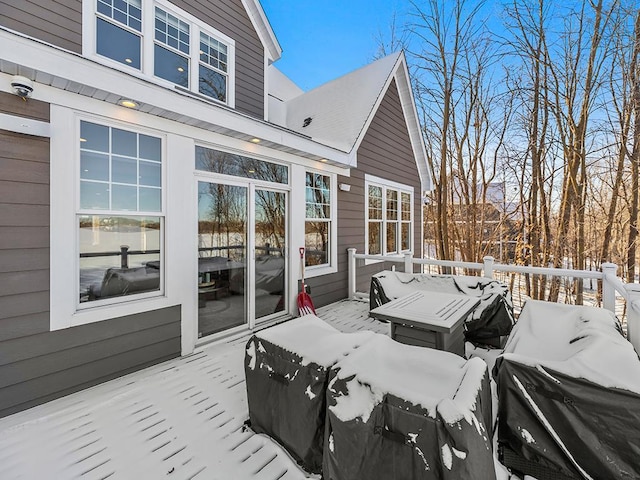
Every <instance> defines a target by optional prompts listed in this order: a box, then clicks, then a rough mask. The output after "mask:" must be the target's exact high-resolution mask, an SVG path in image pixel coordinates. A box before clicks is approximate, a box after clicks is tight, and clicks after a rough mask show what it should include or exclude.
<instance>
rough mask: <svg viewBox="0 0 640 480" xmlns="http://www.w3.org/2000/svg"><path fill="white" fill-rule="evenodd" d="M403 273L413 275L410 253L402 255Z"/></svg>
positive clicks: (411, 255)
mask: <svg viewBox="0 0 640 480" xmlns="http://www.w3.org/2000/svg"><path fill="white" fill-rule="evenodd" d="M404 273H413V254H412V253H411V252H407V253H405V254H404Z"/></svg>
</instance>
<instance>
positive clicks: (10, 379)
mask: <svg viewBox="0 0 640 480" xmlns="http://www.w3.org/2000/svg"><path fill="white" fill-rule="evenodd" d="M0 112H2V113H7V114H11V115H17V114H20V115H22V116H25V117H29V118H34V119H38V120H41V121H49V105H48V104H46V103H43V102H38V101H36V100H29V101H28V102H26V103H25V102H24V101H23V100H21V99H20V98H18V97H17V96H15V95H10V94H7V93H0ZM0 145H2V148H0V417H2V416H5V415H9V414H11V413H14V412H17V411H20V410H24V409H26V408H29V407H31V406H34V405H38V404H40V403H43V402H46V401H49V400H52V399H54V398H58V397H60V396H63V395H67V394H69V393H71V392H74V391H77V390H80V389H82V388H86V387H88V386H91V385H95V384H97V383H100V382H103V381H106V380H109V379H112V378H115V377H118V376H121V375H123V374H125V373H129V372H131V371H133V370H137V369H140V368H144V367H146V366H148V365H151V364H154V363H158V362H161V361H164V360H167V359H169V358H174V357H176V356H178V355H179V354H180V348H181V345H180V306H179V305H178V306H173V307H168V308H165V309H161V310H156V311H151V312H145V313H141V314H137V315H130V316H126V317H121V318H117V319H112V320H106V321H102V322H96V323H92V324H88V325H82V326H78V327H74V328H68V329H63V330H58V331H55V332H50V331H49V323H50V312H49V297H50V291H49V278H50V271H49V264H50V245H49V218H50V194H49V169H50V163H49V139H47V138H40V137H34V136H28V135H22V134H19V133H13V132H8V131H4V130H0Z"/></svg>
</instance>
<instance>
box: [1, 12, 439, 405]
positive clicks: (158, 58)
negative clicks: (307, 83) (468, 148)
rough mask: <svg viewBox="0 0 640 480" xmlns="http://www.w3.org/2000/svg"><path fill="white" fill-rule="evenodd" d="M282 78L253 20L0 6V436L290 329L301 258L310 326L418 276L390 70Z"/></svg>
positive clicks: (406, 158)
mask: <svg viewBox="0 0 640 480" xmlns="http://www.w3.org/2000/svg"><path fill="white" fill-rule="evenodd" d="M280 56H281V47H280V45H279V44H278V41H277V40H276V37H275V36H274V34H273V32H272V30H271V27H270V25H269V23H268V21H267V19H266V17H265V14H264V12H263V10H262V8H261V6H260V3H259V2H258V1H257V0H212V1H210V2H197V1H194V0H180V1H177V0H176V1H175V2H169V1H166V0H61V1H58V2H55V3H54V2H52V1H35V0H25V1H23V2H18V3H16V2H13V1H11V2H10V1H8V0H0V137H1V138H0V142H1V143H0V145H2V148H0V285H1V288H0V416H4V415H8V414H11V413H13V412H16V411H19V410H23V409H25V408H28V407H30V406H33V405H36V404H39V403H42V402H45V401H47V400H50V399H53V398H56V397H59V396H62V395H65V394H68V393H70V392H73V391H76V390H79V389H82V388H85V387H88V386H90V385H93V384H96V383H99V382H102V381H105V380H108V379H111V378H114V377H117V376H120V375H123V374H125V373H128V372H131V371H133V370H136V369H140V368H143V367H145V366H148V365H151V364H154V363H158V362H161V361H163V360H166V359H169V358H172V357H176V356H179V355H188V354H190V353H191V352H193V351H194V349H196V348H197V347H198V346H199V345H201V344H203V343H205V342H208V341H210V340H211V339H215V338H218V337H219V336H221V335H226V334H230V333H234V332H236V331H241V330H246V329H253V328H256V327H259V326H263V325H266V324H268V323H269V322H273V321H276V320H280V319H284V318H287V317H290V316H293V315H296V314H297V309H296V293H297V291H298V288H299V279H300V273H301V272H300V256H299V247H306V263H307V267H306V277H307V278H308V279H309V281H308V283H309V284H310V286H311V288H312V293H313V299H314V301H315V303H316V305H324V304H327V303H331V302H333V301H336V300H339V299H341V298H344V297H345V296H346V293H347V265H346V262H347V255H346V249H347V248H348V247H355V248H357V249H358V251H359V252H368V253H372V254H373V253H375V254H385V255H400V254H402V253H403V252H412V253H413V254H414V256H418V257H419V256H422V225H423V221H422V210H421V199H422V192H423V191H425V190H428V189H429V188H430V175H429V172H428V168H427V163H426V160H425V150H424V145H423V142H422V138H421V134H420V128H419V125H418V118H417V115H416V109H415V105H414V101H413V97H412V93H411V88H410V82H409V78H408V72H407V66H406V61H405V58H404V56H403V54H401V53H398V54H393V55H390V56H388V57H385V58H382V59H380V60H378V61H376V62H374V63H372V64H370V65H368V66H365V67H363V68H361V69H359V70H356V71H354V72H352V73H350V74H348V75H346V76H344V77H341V78H339V79H336V80H334V81H332V82H329V83H327V84H325V85H323V86H321V87H319V88H316V89H314V90H312V91H309V92H303V91H302V90H300V89H299V88H298V87H296V86H295V85H294V84H293V82H291V81H290V80H289V79H288V78H286V77H285V76H284V75H283V74H282V73H281V72H279V71H278V70H277V69H276V68H275V67H274V66H273V63H274V62H276V61H277V60H278V59H279V58H280ZM21 97H24V98H21ZM363 281H365V279H364V278H363Z"/></svg>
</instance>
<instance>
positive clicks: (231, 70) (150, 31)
mask: <svg viewBox="0 0 640 480" xmlns="http://www.w3.org/2000/svg"><path fill="white" fill-rule="evenodd" d="M96 5H97V0H83V4H82V52H83V54H84V56H86V57H87V58H90V59H92V60H94V61H96V62H97V63H100V64H102V65H106V66H108V67H111V68H114V69H116V70H120V71H122V72H125V73H127V74H129V75H133V76H135V77H138V78H141V79H144V80H147V81H150V82H152V83H154V84H157V85H161V86H163V87H166V88H169V89H172V90H179V91H184V92H189V93H191V94H193V95H196V96H197V97H198V98H203V99H206V100H208V101H211V102H214V103H219V104H222V105H228V106H229V107H231V108H235V57H236V50H235V49H236V45H235V41H234V40H233V39H232V38H231V37H229V36H227V35H225V34H224V33H222V32H220V31H219V30H216V29H215V28H213V27H211V26H210V25H207V24H206V23H204V22H202V21H201V20H199V19H198V18H196V17H194V16H193V15H191V14H189V13H187V12H185V11H184V10H182V9H180V8H178V7H176V6H175V5H173V4H171V3H170V2H168V1H166V0H142V32H141V33H140V37H141V44H142V46H141V49H142V51H141V62H140V63H141V68H140V70H138V69H136V68H134V67H128V66H127V65H124V64H122V63H120V62H117V61H115V60H112V59H110V58H108V57H104V56H102V55H98V53H97V51H96V48H97V41H96V36H97V31H96V30H97V29H96V17H97V16H98V15H99V14H98V12H97V6H96ZM156 6H157V7H160V8H161V9H162V10H164V11H166V12H168V13H171V14H172V15H174V16H176V17H178V18H179V19H180V20H182V21H184V22H186V23H188V24H189V26H190V30H189V57H188V58H189V88H184V87H182V86H179V85H177V84H175V83H173V82H170V81H168V80H165V79H163V78H160V77H156V76H155V75H154V73H153V72H154V55H153V52H154V45H155V43H156V42H155V34H154V29H155V28H154V25H155V8H156ZM114 24H116V25H119V26H122V24H119V23H117V22H116V23H114ZM125 29H126V30H130V29H129V28H127V27H125ZM200 32H203V33H205V34H207V35H208V36H210V37H212V38H214V39H216V40H218V41H219V42H221V43H224V44H225V45H226V46H227V72H222V71H220V70H218V69H215V68H214V67H212V66H210V65H208V68H212V69H214V70H215V71H216V72H219V73H222V74H225V75H226V76H227V100H226V102H222V101H220V100H218V99H217V98H213V97H210V96H208V95H205V94H202V93H200V92H199V82H198V81H197V79H198V69H199V66H200V63H201V62H200V54H199V52H200ZM168 48H169V49H171V47H168ZM171 51H172V52H173V51H175V50H174V49H171ZM181 54H182V55H183V56H184V53H182V52H181ZM134 100H135V99H134Z"/></svg>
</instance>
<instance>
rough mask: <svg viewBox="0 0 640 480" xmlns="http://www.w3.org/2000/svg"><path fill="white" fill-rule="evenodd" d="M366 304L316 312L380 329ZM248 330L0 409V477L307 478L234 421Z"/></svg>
mask: <svg viewBox="0 0 640 480" xmlns="http://www.w3.org/2000/svg"><path fill="white" fill-rule="evenodd" d="M368 311H369V305H368V303H364V302H357V301H342V302H338V303H335V304H332V305H329V306H327V307H324V308H320V309H318V316H320V317H321V318H322V319H323V320H325V321H327V322H328V323H330V324H332V325H333V326H335V327H336V328H337V329H339V330H342V331H344V332H353V331H357V330H373V331H376V332H378V333H388V325H386V324H383V323H380V322H378V321H376V320H373V319H370V318H369V317H368ZM249 336H250V334H249V333H247V334H246V335H244V336H242V337H240V338H235V339H233V340H226V341H224V340H223V341H220V342H217V343H214V344H211V345H208V346H206V347H204V348H202V349H201V350H200V351H198V352H197V353H195V354H193V355H191V356H189V357H183V358H178V359H176V360H172V361H169V362H165V363H163V364H160V365H156V366H154V367H151V368H148V369H145V370H142V371H139V372H136V373H133V374H131V375H127V376H125V377H122V378H119V379H116V380H112V381H110V382H107V383H104V384H102V385H98V386H96V387H93V388H90V389H88V390H84V391H82V392H78V393H75V394H72V395H69V396H67V397H64V398H62V399H59V400H55V401H53V402H49V403H47V404H44V405H41V406H38V407H35V408H32V409H30V410H27V411H25V412H20V413H17V414H15V415H12V416H9V417H6V418H3V419H0V478H2V479H3V480H8V479H17V478H21V479H36V478H55V479H57V480H65V479H71V478H81V479H91V480H98V479H106V478H109V479H158V478H171V479H176V480H188V479H210V480H231V479H234V480H248V479H252V480H295V479H304V478H313V477H312V476H310V475H307V474H305V473H304V472H303V471H302V470H300V469H299V468H298V466H297V465H296V464H295V462H293V461H292V460H291V459H290V457H289V456H288V455H287V454H286V453H285V452H284V451H283V450H282V448H280V447H279V446H278V445H277V444H275V443H274V442H272V441H271V440H269V439H268V438H267V437H265V436H262V435H255V434H254V433H252V432H250V431H246V430H245V429H244V428H243V423H244V421H245V420H247V418H248V410H247V398H246V392H245V381H244V369H243V357H244V345H245V344H246V342H247V340H248V338H249Z"/></svg>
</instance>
